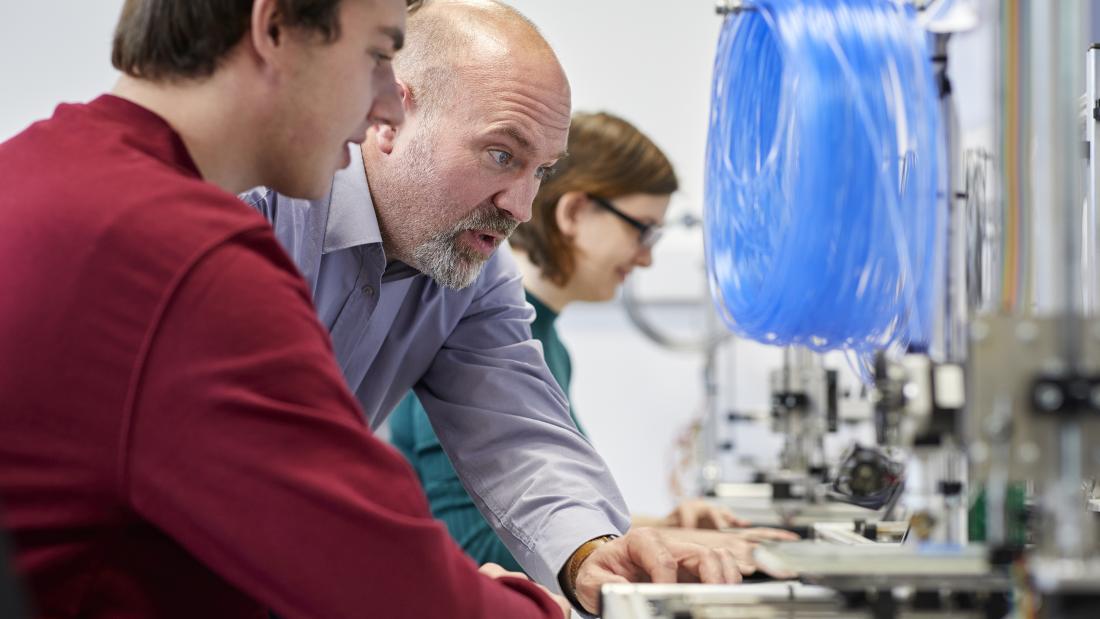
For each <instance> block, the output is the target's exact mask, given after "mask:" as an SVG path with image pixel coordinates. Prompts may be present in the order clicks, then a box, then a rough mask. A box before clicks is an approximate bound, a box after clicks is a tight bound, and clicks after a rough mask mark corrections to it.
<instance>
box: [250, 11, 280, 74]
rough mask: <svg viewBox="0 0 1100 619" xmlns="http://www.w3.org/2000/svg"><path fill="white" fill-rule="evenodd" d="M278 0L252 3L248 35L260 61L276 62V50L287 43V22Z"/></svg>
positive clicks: (265, 62)
mask: <svg viewBox="0 0 1100 619" xmlns="http://www.w3.org/2000/svg"><path fill="white" fill-rule="evenodd" d="M283 20H284V16H283V14H282V13H281V12H280V11H279V3H278V1H277V0H256V1H255V2H253V3H252V16H251V18H250V22H249V24H250V26H251V28H250V29H249V31H248V37H249V39H250V40H251V42H252V48H253V49H254V50H255V53H256V55H257V56H259V60H260V62H263V63H264V64H274V63H275V62H276V52H277V51H278V50H279V47H280V46H282V45H284V44H285V43H286V34H287V32H286V24H284V23H283Z"/></svg>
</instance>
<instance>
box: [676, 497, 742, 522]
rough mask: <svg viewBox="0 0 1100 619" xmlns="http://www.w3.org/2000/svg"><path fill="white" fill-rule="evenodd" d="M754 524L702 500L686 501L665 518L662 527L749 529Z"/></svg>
mask: <svg viewBox="0 0 1100 619" xmlns="http://www.w3.org/2000/svg"><path fill="white" fill-rule="evenodd" d="M751 524H752V523H751V522H749V521H748V520H745V519H743V518H738V517H737V516H735V515H734V514H733V512H731V511H730V510H728V509H726V508H725V507H719V506H717V505H712V504H710V503H707V502H706V501H704V500H701V499H692V500H689V501H684V502H683V503H680V504H679V505H677V506H676V509H674V510H672V513H671V514H669V515H668V516H665V519H664V522H662V523H661V525H662V526H666V527H683V528H685V529H728V528H730V527H747V526H750V525H751Z"/></svg>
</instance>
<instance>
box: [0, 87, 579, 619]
mask: <svg viewBox="0 0 1100 619" xmlns="http://www.w3.org/2000/svg"><path fill="white" fill-rule="evenodd" d="M0 221H2V222H3V223H0V368H2V369H0V509H2V511H3V524H4V526H6V527H7V528H8V529H9V530H10V532H11V533H12V536H13V540H14V542H15V546H16V562H17V567H18V569H19V571H20V572H21V573H22V574H23V576H24V578H25V581H26V582H25V584H26V585H27V587H28V589H29V590H30V593H31V597H32V599H33V600H34V603H35V604H36V605H37V609H38V611H39V613H40V616H42V617H51V618H54V617H77V616H79V617H82V618H137V617H150V618H154V617H155V618H158V619H160V618H171V617H186V618H188V619H195V618H197V617H202V618H204V619H210V618H218V617H233V618H240V617H263V616H265V610H266V609H267V608H271V609H274V610H275V611H276V612H277V613H279V614H280V615H282V616H284V617H286V618H287V619H294V618H298V617H311V618H317V619H339V618H343V617H379V618H386V619H388V618H398V617H410V618H415V619H429V618H435V617H446V618H452V617H453V618H462V617H507V618H513V617H560V616H561V613H560V611H559V610H558V609H557V607H556V606H555V605H554V604H553V602H552V601H551V600H550V599H549V598H548V597H547V596H545V595H544V594H543V593H542V592H540V591H538V590H537V588H536V587H535V586H534V585H532V584H531V583H528V582H526V581H521V580H518V579H502V580H499V581H493V580H490V579H488V578H485V577H483V576H481V575H479V574H478V573H477V572H476V569H475V566H474V564H473V563H472V562H471V561H470V560H469V559H468V558H466V557H465V556H464V555H463V554H462V552H461V551H460V550H459V549H458V547H457V546H455V545H454V543H453V542H452V541H451V540H450V538H449V536H448V535H447V532H446V530H445V529H444V528H443V527H442V526H441V525H440V524H438V523H436V522H435V521H433V520H432V518H431V516H430V514H429V512H428V507H427V504H426V502H425V500H424V497H423V495H422V493H421V491H420V488H419V484H418V483H417V481H416V478H415V476H414V475H413V473H412V472H411V470H410V469H409V468H408V466H407V465H406V464H405V462H404V461H403V459H402V458H401V457H400V456H399V455H397V453H396V452H394V451H392V450H391V449H390V448H389V447H387V446H386V445H384V444H382V443H381V442H380V441H378V440H376V439H374V438H373V437H372V436H371V435H370V433H369V431H368V430H367V429H366V428H365V427H364V425H363V423H362V421H361V418H360V413H359V411H358V408H357V406H356V403H355V400H354V399H353V397H352V395H351V394H350V393H349V391H348V389H347V388H346V387H345V385H344V382H343V379H342V377H341V375H340V371H339V369H338V368H337V366H336V364H335V362H334V361H333V358H332V352H331V349H330V345H329V342H328V336H327V334H326V333H325V331H324V329H323V328H322V327H321V325H320V324H319V323H318V321H317V319H316V318H315V317H314V312H313V306H312V305H311V303H310V300H309V292H308V290H307V288H306V286H305V283H304V282H303V280H302V279H301V277H300V276H299V275H298V273H297V270H296V269H295V267H294V265H293V263H292V262H291V261H290V260H289V259H288V258H287V257H286V255H285V254H284V252H283V251H282V250H281V248H280V247H279V245H278V243H277V241H276V240H275V237H274V235H273V234H272V232H271V230H270V228H269V226H268V225H267V222H266V221H265V220H264V219H263V218H262V217H261V216H260V215H259V214H257V213H255V212H253V211H252V210H251V209H249V208H248V207H247V206H245V205H244V204H242V203H240V202H239V201H238V200H237V199H236V198H235V197H234V196H232V195H230V194H227V193H225V192H224V191H222V190H220V189H218V188H216V187H214V186H213V185H210V184H208V183H205V182H203V180H202V179H201V177H200V176H199V173H198V171H197V169H196V168H195V165H194V163H193V162H192V161H191V158H190V157H189V155H188V154H187V151H186V149H185V147H184V145H183V142H182V141H181V140H180V138H179V136H178V135H177V134H176V133H175V132H174V131H173V130H172V129H171V127H169V126H168V125H167V124H166V123H165V122H164V121H163V120H162V119H161V118H159V117H158V116H156V115H155V114H153V113H151V112H149V111H148V110H145V109H143V108H141V107H139V106H136V105H134V104H132V103H129V102H127V101H124V100H122V99H119V98H116V97H111V96H104V97H100V98H99V99H96V100H95V101H93V102H92V103H90V104H88V105H63V106H61V107H59V108H58V110H57V112H56V113H55V115H54V117H53V118H51V119H49V120H46V121H43V122H40V123H37V124H35V125H32V126H31V127H30V128H28V129H27V130H26V131H24V132H23V133H21V134H19V135H18V136H16V137H15V138H12V139H11V140H10V141H8V142H6V143H4V144H2V145H0Z"/></svg>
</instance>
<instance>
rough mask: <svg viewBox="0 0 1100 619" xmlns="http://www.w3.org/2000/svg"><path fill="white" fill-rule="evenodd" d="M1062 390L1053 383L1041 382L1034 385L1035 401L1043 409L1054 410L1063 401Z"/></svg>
mask: <svg viewBox="0 0 1100 619" xmlns="http://www.w3.org/2000/svg"><path fill="white" fill-rule="evenodd" d="M1065 400H1066V398H1065V396H1064V395H1063V394H1062V390H1061V389H1059V388H1058V387H1057V386H1055V385H1051V384H1041V385H1038V386H1036V387H1035V403H1036V404H1037V405H1038V406H1039V408H1041V409H1042V410H1044V411H1047V412H1050V411H1056V410H1058V409H1059V408H1060V407H1061V406H1062V404H1063V403H1064V402H1065Z"/></svg>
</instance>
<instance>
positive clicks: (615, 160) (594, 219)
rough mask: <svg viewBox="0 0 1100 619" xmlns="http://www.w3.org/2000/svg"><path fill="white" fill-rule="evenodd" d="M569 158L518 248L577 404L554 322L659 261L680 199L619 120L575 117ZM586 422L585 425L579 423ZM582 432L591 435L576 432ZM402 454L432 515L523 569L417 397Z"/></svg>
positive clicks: (701, 521) (687, 510)
mask: <svg viewBox="0 0 1100 619" xmlns="http://www.w3.org/2000/svg"><path fill="white" fill-rule="evenodd" d="M568 152H569V156H568V157H566V158H565V159H563V160H562V161H561V162H560V163H559V164H558V166H557V169H556V170H555V172H554V174H553V175H552V176H550V177H549V178H547V179H546V180H544V181H543V182H542V186H541V188H540V189H539V192H538V195H537V196H536V197H535V202H534V207H533V215H532V218H531V221H529V222H528V223H525V224H522V225H520V226H519V227H518V228H517V229H516V231H515V233H514V234H513V235H512V237H511V240H510V243H511V246H512V250H513V253H514V254H515V257H516V260H517V262H518V263H519V265H520V271H521V273H522V275H523V285H524V288H525V289H526V292H527V301H528V302H529V303H530V304H531V305H532V306H534V308H535V321H534V323H533V324H532V325H531V332H532V335H533V336H534V337H535V338H536V339H538V340H539V341H541V342H542V347H543V354H544V356H545V358H546V364H547V365H548V366H549V368H550V372H551V373H552V374H553V375H554V378H555V379H557V381H558V383H559V384H560V385H561V387H562V390H563V391H564V392H565V393H566V395H568V394H569V383H570V377H571V363H570V360H569V353H568V351H567V350H566V348H565V346H564V345H563V344H562V342H561V340H560V339H559V337H558V332H557V330H556V329H555V327H554V321H555V320H556V319H557V317H558V314H560V313H561V311H562V310H564V309H565V308H566V307H567V306H568V305H569V304H571V303H573V302H575V301H589V302H591V301H607V300H610V299H612V298H613V297H614V296H615V291H616V290H618V288H619V286H620V285H621V284H622V283H623V280H625V279H626V277H627V276H628V275H630V272H631V271H633V270H634V269H635V268H636V267H647V266H649V265H650V264H651V263H652V261H653V256H652V253H651V250H652V248H653V244H654V243H656V242H657V239H659V238H660V236H661V225H662V223H663V221H664V218H665V211H666V210H667V209H668V203H669V198H670V196H671V194H672V193H673V192H675V191H676V189H677V185H678V184H677V180H676V174H675V172H674V171H673V169H672V165H671V164H670V163H669V161H668V158H666V157H665V155H664V153H662V152H661V150H660V149H659V148H657V146H656V145H655V144H654V143H653V142H652V141H650V140H649V138H647V137H646V136H645V135H643V134H642V133H641V132H640V131H638V130H637V129H635V128H634V127H633V126H632V125H631V124H630V123H628V122H626V121H625V120H622V119H620V118H617V117H615V116H612V115H610V114H604V113H601V114H576V115H574V117H573V120H572V123H571V125H570V129H569V150H568ZM573 420H574V422H577V418H576V416H574V417H573ZM577 427H578V428H579V429H581V432H583V431H584V430H583V427H582V426H581V424H580V423H579V422H577ZM390 431H391V436H392V439H391V440H392V441H393V443H394V445H395V446H396V447H397V448H398V449H399V450H400V451H401V452H402V453H404V454H405V457H406V458H408V459H409V461H410V463H412V465H413V468H414V469H416V472H417V474H418V475H419V477H420V481H421V483H422V484H423V485H424V490H425V493H426V494H427V496H428V501H429V503H430V504H431V508H432V513H433V514H434V515H435V517H436V518H439V519H440V520H442V521H443V522H444V523H445V524H446V525H447V528H448V529H449V530H450V532H451V535H452V536H454V538H455V539H456V540H457V541H458V543H459V545H461V546H462V547H463V549H464V550H465V551H466V552H467V553H468V554H469V555H470V556H471V557H473V558H474V560H475V561H477V562H478V563H487V562H491V563H498V564H500V565H502V566H504V567H505V568H506V569H509V570H513V571H520V569H521V568H520V566H519V564H518V563H516V561H515V559H514V558H513V557H512V555H511V554H510V553H509V552H508V549H507V548H505V546H504V544H503V543H502V542H501V541H500V540H499V539H498V538H497V537H496V534H495V533H493V531H492V529H491V528H490V526H489V524H488V523H487V522H486V521H485V519H484V518H483V517H482V516H481V514H480V512H478V510H477V509H476V508H475V507H474V504H473V502H472V501H471V499H470V497H469V496H468V495H467V494H466V491H465V490H464V489H463V487H462V485H461V484H460V483H459V481H458V476H457V475H456V474H455V472H454V469H453V468H452V467H451V463H450V461H449V460H448V459H447V455H446V454H445V453H443V449H442V447H440V444H439V441H438V439H437V438H436V436H435V434H434V432H433V431H432V428H431V425H430V424H429V422H428V417H427V414H426V413H425V412H424V409H423V408H422V407H421V406H420V403H419V402H418V401H417V399H416V396H415V395H413V394H412V393H410V394H409V396H408V397H406V398H405V400H404V401H402V402H401V404H400V405H398V407H397V409H396V410H395V411H394V414H393V415H392V416H391V417H390ZM634 524H635V525H644V526H676V527H689V528H691V527H702V528H725V527H730V526H743V525H745V524H747V523H745V522H742V521H740V520H738V519H737V518H735V517H734V516H733V514H731V513H730V512H729V511H728V510H725V509H721V508H717V507H714V506H711V505H708V504H707V503H704V502H702V501H688V502H686V503H684V504H682V505H680V506H679V507H678V508H677V509H676V510H674V511H673V512H672V514H670V515H669V516H667V517H665V518H639V517H635V518H634Z"/></svg>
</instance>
